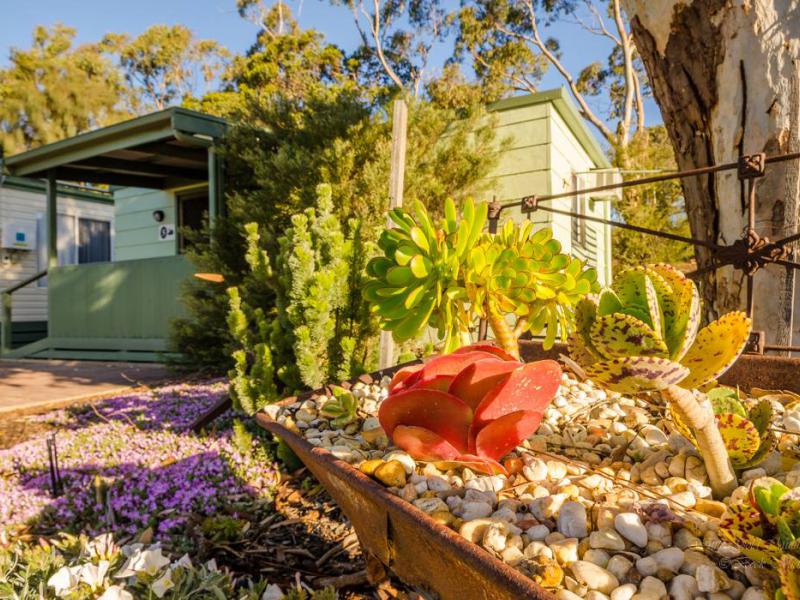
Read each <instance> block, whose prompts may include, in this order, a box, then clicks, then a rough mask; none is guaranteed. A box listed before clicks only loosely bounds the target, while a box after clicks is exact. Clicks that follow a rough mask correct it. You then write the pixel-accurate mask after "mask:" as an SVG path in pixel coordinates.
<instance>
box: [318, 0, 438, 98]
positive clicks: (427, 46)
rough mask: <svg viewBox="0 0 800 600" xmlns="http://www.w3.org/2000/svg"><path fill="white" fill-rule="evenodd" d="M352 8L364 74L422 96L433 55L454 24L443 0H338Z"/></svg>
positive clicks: (334, 2)
mask: <svg viewBox="0 0 800 600" xmlns="http://www.w3.org/2000/svg"><path fill="white" fill-rule="evenodd" d="M332 2H333V4H339V5H345V6H347V7H348V8H349V9H350V11H351V12H352V14H353V21H354V23H355V25H356V28H357V30H358V33H359V35H360V36H361V47H360V48H359V49H358V50H357V51H356V53H355V58H357V59H358V64H359V65H360V68H361V69H362V71H363V74H364V76H365V77H366V78H367V79H369V80H372V81H377V80H380V79H383V80H384V81H383V82H384V83H385V84H386V85H388V87H394V88H399V89H400V90H405V91H406V92H408V93H410V94H412V95H414V96H420V95H421V94H422V92H423V91H424V83H425V79H426V77H427V78H431V77H430V75H431V74H430V73H428V72H427V69H428V61H429V59H430V56H431V51H432V50H433V48H434V46H435V45H436V44H438V43H442V42H443V41H444V40H445V39H446V37H447V35H448V32H449V31H450V25H451V22H452V20H451V19H450V18H449V17H448V15H447V13H446V11H445V10H444V8H443V7H442V5H441V2H440V0H411V1H410V2H396V1H394V0H332Z"/></svg>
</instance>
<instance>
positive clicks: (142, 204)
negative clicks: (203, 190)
mask: <svg viewBox="0 0 800 600" xmlns="http://www.w3.org/2000/svg"><path fill="white" fill-rule="evenodd" d="M114 207H115V210H114V228H115V235H114V260H115V261H123V260H135V259H139V258H157V257H163V256H175V255H176V254H177V242H176V241H174V240H172V241H163V242H162V241H160V240H159V239H158V225H159V224H158V223H157V222H156V221H155V220H154V219H153V211H155V210H163V211H164V221H163V222H164V223H168V224H171V225H177V222H176V220H177V215H176V214H175V193H174V192H172V191H169V190H146V189H140V188H123V189H119V190H116V191H115V192H114Z"/></svg>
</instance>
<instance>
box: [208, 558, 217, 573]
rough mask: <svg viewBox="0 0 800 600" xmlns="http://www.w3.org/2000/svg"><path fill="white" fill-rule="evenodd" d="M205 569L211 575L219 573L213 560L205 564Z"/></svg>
mask: <svg viewBox="0 0 800 600" xmlns="http://www.w3.org/2000/svg"><path fill="white" fill-rule="evenodd" d="M206 569H208V570H209V571H211V572H212V573H219V567H217V561H215V560H214V559H213V558H212V559H211V560H210V561H208V562H207V563H206Z"/></svg>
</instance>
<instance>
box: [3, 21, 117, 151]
mask: <svg viewBox="0 0 800 600" xmlns="http://www.w3.org/2000/svg"><path fill="white" fill-rule="evenodd" d="M74 41H75V30H74V29H72V28H70V27H65V26H64V25H55V26H54V27H52V28H50V29H48V28H45V27H41V26H40V27H36V29H34V31H33V45H32V47H31V48H30V49H19V48H14V49H12V50H11V54H10V56H9V65H8V67H6V68H5V69H2V70H0V144H2V147H3V149H4V150H5V152H6V154H11V153H15V152H21V151H23V150H28V149H30V148H33V147H36V146H40V145H42V144H47V143H50V142H55V141H57V140H60V139H63V138H65V137H69V136H73V135H77V134H79V133H81V132H84V131H87V130H89V129H93V128H95V127H101V126H103V125H108V124H110V123H113V122H115V121H119V120H121V119H123V118H125V117H126V116H127V112H126V110H125V104H126V98H127V97H128V96H129V93H128V92H127V91H126V90H125V87H124V82H123V81H122V77H121V76H120V74H119V72H118V71H117V69H116V68H115V66H114V65H113V64H112V62H111V61H110V60H109V58H108V57H107V56H105V55H104V53H103V49H102V48H101V47H100V46H99V45H97V44H84V45H79V46H76V45H75V44H74Z"/></svg>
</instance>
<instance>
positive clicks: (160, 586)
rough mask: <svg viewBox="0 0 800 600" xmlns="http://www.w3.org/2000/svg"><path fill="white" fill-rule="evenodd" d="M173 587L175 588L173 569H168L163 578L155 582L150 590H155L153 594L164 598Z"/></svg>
mask: <svg viewBox="0 0 800 600" xmlns="http://www.w3.org/2000/svg"><path fill="white" fill-rule="evenodd" d="M173 587H175V583H174V582H173V581H172V569H167V570H166V571H164V574H163V575H162V576H161V577H159V578H158V579H156V580H155V581H154V582H153V585H152V586H150V589H152V590H153V593H154V594H155V595H156V596H158V597H159V598H163V597H164V594H166V593H167V590H169V589H170V588H173Z"/></svg>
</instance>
